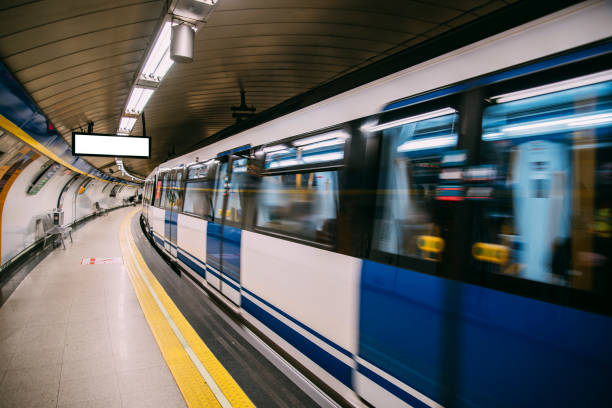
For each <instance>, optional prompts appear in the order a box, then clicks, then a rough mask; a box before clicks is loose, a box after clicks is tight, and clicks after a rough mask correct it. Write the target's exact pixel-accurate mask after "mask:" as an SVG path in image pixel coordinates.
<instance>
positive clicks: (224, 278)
mask: <svg viewBox="0 0 612 408" xmlns="http://www.w3.org/2000/svg"><path fill="white" fill-rule="evenodd" d="M206 271H207V272H208V273H210V274H211V275H213V276H214V277H215V278H217V279H221V280H222V281H223V282H224V283H226V284H227V285H228V286H230V287H231V288H234V289H235V290H237V291H238V292H240V284H239V283H237V282H235V281H233V280H232V279H230V278H229V277H228V276H226V275H221V274H219V272H218V271H217V270H216V269H214V268H212V267H211V266H210V265H206Z"/></svg>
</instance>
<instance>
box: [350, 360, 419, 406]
mask: <svg viewBox="0 0 612 408" xmlns="http://www.w3.org/2000/svg"><path fill="white" fill-rule="evenodd" d="M357 371H358V372H360V373H361V374H363V375H364V376H366V377H367V378H369V379H370V380H372V381H374V382H375V383H376V384H378V385H380V386H381V387H382V388H384V389H385V390H387V391H389V392H390V393H391V394H393V395H395V396H396V397H397V398H399V399H401V400H402V401H405V402H407V403H408V404H410V406H412V407H415V408H428V407H429V405H427V404H425V403H424V402H422V401H421V400H419V399H417V398H416V397H414V396H413V395H412V394H410V393H408V392H406V391H404V390H402V389H401V388H400V387H398V386H397V385H395V384H393V383H392V382H390V381H388V380H386V379H384V378H383V377H381V376H380V375H378V374H376V373H375V372H374V371H372V370H370V369H369V368H367V367H365V366H363V365H361V364H358V365H357Z"/></svg>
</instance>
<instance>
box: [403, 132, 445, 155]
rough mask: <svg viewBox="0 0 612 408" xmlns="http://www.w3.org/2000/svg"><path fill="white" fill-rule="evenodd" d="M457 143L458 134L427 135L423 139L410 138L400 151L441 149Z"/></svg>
mask: <svg viewBox="0 0 612 408" xmlns="http://www.w3.org/2000/svg"><path fill="white" fill-rule="evenodd" d="M456 144H457V135H449V136H435V137H426V138H423V139H416V140H408V141H407V142H404V143H402V144H401V145H400V146H399V147H398V148H397V151H398V152H414V151H417V150H429V149H439V148H442V147H449V146H454V145H456Z"/></svg>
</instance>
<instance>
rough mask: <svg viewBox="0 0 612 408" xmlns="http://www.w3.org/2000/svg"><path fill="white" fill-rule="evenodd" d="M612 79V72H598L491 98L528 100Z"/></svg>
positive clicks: (505, 100) (497, 101) (499, 100)
mask: <svg viewBox="0 0 612 408" xmlns="http://www.w3.org/2000/svg"><path fill="white" fill-rule="evenodd" d="M611 79H612V70H608V71H602V72H598V73H596V74H591V75H585V76H581V77H578V78H573V79H568V80H566V81H560V82H555V83H552V84H548V85H542V86H537V87H535V88H529V89H524V90H522V91H516V92H510V93H507V94H503V95H497V96H494V97H492V98H491V100H493V101H494V102H496V103H504V102H512V101H516V100H519V99H525V98H530V97H532V96H538V95H544V94H548V93H552V92H559V91H565V90H567V89H572V88H578V87H580V86H586V85H593V84H597V83H600V82H605V81H609V80H611Z"/></svg>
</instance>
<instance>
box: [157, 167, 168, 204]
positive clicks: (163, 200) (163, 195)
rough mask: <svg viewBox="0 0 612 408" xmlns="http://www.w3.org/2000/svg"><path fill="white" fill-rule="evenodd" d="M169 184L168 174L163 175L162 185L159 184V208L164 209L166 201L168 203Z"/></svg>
mask: <svg viewBox="0 0 612 408" xmlns="http://www.w3.org/2000/svg"><path fill="white" fill-rule="evenodd" d="M169 183H170V173H164V174H163V175H162V183H161V194H160V200H161V201H160V203H159V208H166V205H167V201H168V190H169V187H170V185H169Z"/></svg>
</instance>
